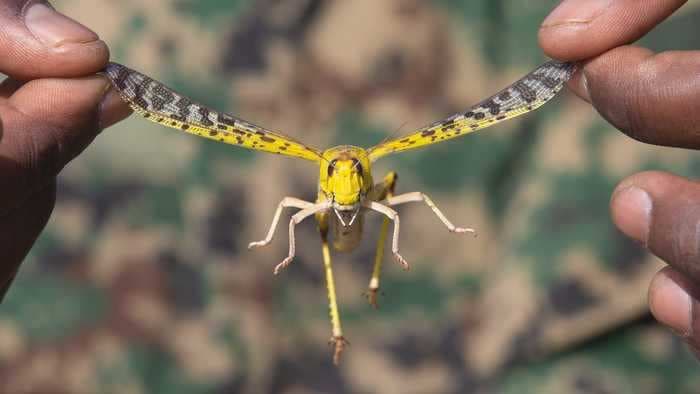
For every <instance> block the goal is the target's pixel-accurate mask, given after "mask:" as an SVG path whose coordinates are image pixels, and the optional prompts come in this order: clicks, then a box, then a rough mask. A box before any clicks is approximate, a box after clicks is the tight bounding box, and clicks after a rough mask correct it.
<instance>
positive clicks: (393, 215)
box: [363, 201, 409, 270]
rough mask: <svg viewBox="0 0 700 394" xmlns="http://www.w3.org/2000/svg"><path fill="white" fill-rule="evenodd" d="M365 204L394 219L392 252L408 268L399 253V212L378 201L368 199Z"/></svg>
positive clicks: (366, 206)
mask: <svg viewBox="0 0 700 394" xmlns="http://www.w3.org/2000/svg"><path fill="white" fill-rule="evenodd" d="M363 206H364V207H365V208H367V209H371V210H373V211H376V212H379V213H381V214H383V215H384V216H386V217H387V218H389V219H390V220H393V221H394V234H393V236H392V237H391V253H392V254H393V255H394V260H396V262H397V263H399V264H401V265H402V266H403V269H405V270H408V269H409V267H408V262H407V261H406V259H404V258H403V257H402V256H401V255H400V254H399V214H398V213H396V211H394V210H393V209H391V208H389V207H387V206H386V205H382V204H380V203H378V202H376V201H366V202H365V203H364V204H363Z"/></svg>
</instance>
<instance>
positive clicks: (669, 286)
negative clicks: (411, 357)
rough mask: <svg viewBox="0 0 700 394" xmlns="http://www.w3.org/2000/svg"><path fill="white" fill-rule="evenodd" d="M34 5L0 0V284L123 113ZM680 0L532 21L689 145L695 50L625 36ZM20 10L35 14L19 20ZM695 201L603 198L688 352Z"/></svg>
mask: <svg viewBox="0 0 700 394" xmlns="http://www.w3.org/2000/svg"><path fill="white" fill-rule="evenodd" d="M34 3H41V2H39V1H27V0H0V72H2V73H4V74H7V75H9V76H10V79H9V80H7V81H5V82H4V83H3V84H2V85H0V190H1V191H2V193H0V251H1V254H2V256H3V259H2V264H0V285H3V284H4V286H2V289H0V291H2V293H0V294H4V290H6V288H7V286H9V283H10V282H11V280H12V278H13V277H14V274H15V272H16V270H17V268H18V267H19V264H20V262H21V261H22V260H23V259H24V258H25V256H26V255H27V253H28V251H29V249H30V248H31V246H32V244H33V243H34V241H35V240H36V238H37V236H38V235H39V233H40V232H41V230H42V229H43V228H44V226H45V224H46V221H47V220H48V218H49V215H50V214H51V210H52V209H53V205H54V201H55V185H56V175H57V174H58V172H59V171H60V170H61V169H62V168H63V167H64V166H65V165H66V164H67V163H68V162H69V161H70V160H72V159H73V158H75V157H76V156H77V155H78V154H79V153H80V152H82V151H83V150H84V149H85V147H86V146H87V145H88V144H89V143H90V142H91V141H92V140H93V139H94V138H95V137H96V136H97V134H99V132H100V131H101V130H102V129H104V128H106V127H108V126H110V125H112V124H114V123H116V122H118V121H119V120H121V119H123V118H125V117H126V116H128V114H129V110H128V108H127V107H126V106H125V105H124V104H123V103H122V102H121V100H119V98H118V97H117V95H116V94H115V93H114V92H112V91H110V90H109V89H108V88H109V84H108V83H107V81H106V80H105V79H104V78H102V77H99V76H95V73H96V72H97V71H99V70H100V69H102V68H103V67H104V66H105V64H106V62H107V60H108V58H109V52H108V49H107V46H106V45H105V43H104V42H102V41H100V40H99V38H98V37H97V35H96V34H95V33H93V32H91V31H90V30H88V29H86V28H80V27H79V26H80V25H78V24H76V23H75V22H71V21H69V20H68V19H67V18H65V17H62V16H60V14H58V13H52V11H50V10H47V9H45V8H44V9H42V8H41V6H39V8H34V10H33V11H31V12H30V11H29V10H30V7H29V5H31V4H34ZM684 3H685V1H681V0H644V1H639V0H565V1H564V2H562V5H561V6H560V7H559V8H558V9H557V10H556V11H554V12H553V14H552V15H551V16H550V18H548V19H547V20H546V21H545V22H544V24H543V26H542V28H541V29H540V33H539V38H540V44H541V46H542V48H543V49H544V51H545V53H546V54H547V55H548V56H550V57H552V58H556V59H560V60H569V61H581V62H582V65H583V68H582V72H580V73H578V74H577V76H576V77H575V78H574V79H573V80H572V82H571V83H570V84H569V88H570V89H571V90H572V91H573V92H575V93H576V94H578V95H579V96H580V97H581V98H583V99H584V100H586V101H588V102H589V103H591V105H592V106H593V107H595V108H596V110H598V112H600V114H601V115H602V116H603V117H604V118H605V119H606V120H608V121H609V122H610V123H611V124H613V125H614V126H615V127H617V128H618V129H620V130H621V131H622V132H624V133H625V134H627V135H628V136H630V137H632V138H634V139H636V140H639V141H643V142H646V143H650V144H656V145H664V146H675V147H685V148H692V149H698V148H700V111H697V110H696V108H695V107H696V106H697V103H698V102H700V78H698V73H697V70H699V69H700V52H665V53H661V54H653V53H651V52H650V51H648V50H646V49H644V48H639V47H634V46H629V45H627V44H629V43H630V42H633V41H635V40H636V39H638V38H639V37H641V36H643V35H644V34H646V33H647V32H648V31H649V30H651V29H652V28H653V27H654V26H656V25H657V24H659V23H661V22H662V21H663V20H664V19H665V18H667V17H668V16H669V15H671V14H672V13H673V12H675V11H676V10H677V9H678V8H680V7H681V6H682V5H683V4H684ZM37 10H38V11H37ZM51 15H53V18H51ZM32 20H33V21H35V22H40V23H35V24H34V25H33V28H32V27H28V26H31V25H32V23H31V21H32ZM25 21H27V23H25ZM20 81H25V82H20ZM27 81H28V82H27ZM698 201H700V184H698V183H697V182H694V181H690V180H687V179H684V178H681V177H678V176H675V175H672V174H667V173H661V172H644V173H640V174H636V175H633V176H631V177H629V178H627V179H625V180H623V181H622V182H621V183H620V184H619V185H618V187H617V188H616V190H615V192H614V193H613V197H612V199H611V203H610V208H611V214H612V218H613V221H614V222H615V224H616V225H617V226H618V227H619V229H620V230H621V231H622V232H623V233H624V234H626V235H627V236H629V237H631V238H633V239H635V240H637V241H638V242H639V243H640V244H641V245H642V246H644V247H646V248H648V249H649V250H650V251H651V252H652V253H654V254H656V255H657V256H659V257H661V258H662V259H664V260H665V261H666V262H667V263H668V264H669V266H668V267H666V268H664V269H662V270H661V271H660V272H659V273H658V274H657V275H656V277H655V278H654V279H653V280H652V282H651V284H650V288H649V305H650V308H651V311H652V313H653V314H654V316H655V317H656V318H657V319H658V320H659V321H660V322H662V323H664V324H666V325H668V326H669V327H671V328H672V329H673V330H674V331H675V332H676V333H678V334H679V335H681V336H682V337H683V338H684V339H685V340H686V341H687V343H688V344H689V346H690V347H691V349H693V350H694V351H695V352H698V349H699V348H700V247H698V245H700V226H697V225H696V224H697V223H700V204H698V203H697V202H698Z"/></svg>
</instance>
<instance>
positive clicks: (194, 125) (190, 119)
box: [104, 63, 321, 162]
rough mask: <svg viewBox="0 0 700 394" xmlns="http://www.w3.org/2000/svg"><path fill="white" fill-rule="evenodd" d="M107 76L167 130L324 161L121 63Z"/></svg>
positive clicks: (137, 107)
mask: <svg viewBox="0 0 700 394" xmlns="http://www.w3.org/2000/svg"><path fill="white" fill-rule="evenodd" d="M104 73H105V74H106V75H107V77H108V78H109V80H110V81H111V82H112V85H113V86H114V87H115V89H116V90H117V91H118V92H119V94H120V95H121V97H122V99H124V100H125V101H126V102H128V103H129V105H130V106H131V108H132V109H133V110H134V111H135V112H136V113H138V114H139V115H141V116H143V117H144V118H147V119H148V120H151V121H153V122H156V123H160V124H162V125H163V126H167V127H172V128H174V129H179V130H182V131H185V132H187V133H190V134H194V135H198V136H200V137H204V138H209V139H212V140H216V141H221V142H223V143H226V144H231V145H238V146H242V147H245V148H248V149H254V150H259V151H264V152H270V153H277V154H281V155H285V156H293V157H300V158H302V159H306V160H311V161H314V162H318V161H320V157H321V155H320V153H319V152H318V151H317V150H316V149H313V148H310V147H308V146H306V145H304V144H302V143H300V142H297V141H294V140H293V139H291V138H289V137H287V136H284V135H281V134H278V133H273V132H271V131H268V130H265V129H263V128H261V127H258V126H255V125H253V124H251V123H248V122H246V121H244V120H241V119H238V118H235V117H233V116H231V115H227V114H224V113H220V112H216V111H213V110H211V109H209V108H207V107H205V106H203V105H201V104H197V103H195V102H193V101H192V100H190V99H188V98H187V97H184V96H182V95H181V94H179V93H177V92H175V91H173V90H172V89H170V88H168V87H167V86H165V85H163V84H162V83H160V82H158V81H156V80H154V79H152V78H149V77H147V76H146V75H143V74H141V73H139V72H137V71H134V70H131V69H129V68H128V67H125V66H123V65H121V64H117V63H109V64H108V65H107V68H106V69H105V71H104Z"/></svg>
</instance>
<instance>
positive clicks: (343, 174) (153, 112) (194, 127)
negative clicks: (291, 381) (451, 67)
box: [104, 61, 576, 365]
mask: <svg viewBox="0 0 700 394" xmlns="http://www.w3.org/2000/svg"><path fill="white" fill-rule="evenodd" d="M575 68H576V67H575V66H574V65H573V64H572V63H562V62H558V61H549V62H546V63H544V64H542V65H541V66H539V67H537V68H536V69H534V70H533V71H532V72H530V73H529V74H527V75H526V76H524V77H523V78H522V79H520V80H518V81H517V82H515V83H513V84H512V85H510V86H508V87H506V88H505V89H503V90H501V91H500V92H498V93H496V94H495V95H493V96H492V97H489V98H487V99H485V100H483V101H481V102H480V103H478V104H476V105H474V106H472V107H471V108H469V109H468V110H467V111H465V112H462V113H458V114H455V115H452V116H450V117H448V118H447V119H445V120H442V121H440V122H436V123H433V124H431V125H429V126H426V127H423V128H421V129H418V130H416V131H414V132H412V133H409V134H407V135H405V136H403V137H399V138H395V139H391V140H388V141H385V142H383V143H380V144H379V145H376V146H374V147H372V148H369V149H364V148H360V147H357V146H348V145H343V146H336V147H333V148H330V149H326V150H324V151H320V150H317V149H314V148H312V147H309V146H307V145H305V144H303V143H301V142H298V141H296V140H294V139H292V138H290V137H287V136H285V135H282V134H279V133H276V132H272V131H269V130H266V129H263V128H261V127H258V126H255V125H253V124H251V123H248V122H246V121H244V120H242V119H238V118H235V117H233V116H231V115H227V114H224V113H221V112H217V111H214V110H212V109H209V108H207V107H205V106H203V105H200V104H198V103H195V102H193V101H192V100H190V99H188V98H186V97H184V96H183V95H181V94H179V93H177V92H175V91H173V90H171V89H170V88H168V87H166V86H165V85H163V84H162V83H160V82H158V81H156V80H153V79H151V78H149V77H147V76H145V75H143V74H141V73H139V72H137V71H134V70H131V69H129V68H127V67H125V66H123V65H120V64H117V63H110V64H109V65H108V66H107V68H106V69H105V70H104V73H105V74H106V75H107V77H108V78H109V79H110V81H111V82H112V84H113V86H114V87H115V89H116V90H117V91H118V92H119V94H120V95H121V97H122V99H124V100H125V101H126V102H128V103H129V105H130V106H131V108H132V109H133V110H134V111H135V112H136V113H138V114H139V115H141V116H143V117H144V118H147V119H149V120H151V121H154V122H156V123H159V124H161V125H164V126H167V127H172V128H175V129H179V130H182V131H185V132H187V133H191V134H195V135H198V136H200V137H204V138H208V139H212V140H216V141H220V142H223V143H227V144H231V145H238V146H241V147H244V148H248V149H254V150H259V151H264V152H270V153H276V154H280V155H284V156H292V157H298V158H301V159H305V160H310V161H313V162H314V163H316V164H318V166H319V184H318V197H317V199H316V201H314V202H311V201H304V200H300V199H298V198H294V197H284V198H283V199H282V201H281V202H280V203H279V205H278V206H277V210H276V211H275V214H274V217H273V219H272V224H271V226H270V229H269V231H268V232H267V235H266V236H265V238H264V239H263V240H261V241H257V242H251V243H250V245H249V248H257V247H261V246H265V245H267V244H269V243H270V242H271V241H272V239H273V237H274V234H275V229H276V228H277V225H278V223H279V221H280V218H281V215H282V212H283V210H284V209H285V208H297V209H299V211H298V212H296V213H295V214H294V215H293V216H292V217H291V220H290V221H289V227H288V231H289V253H288V255H287V257H286V258H285V259H284V260H283V261H282V262H281V263H279V264H277V266H275V269H274V273H275V274H278V273H279V272H280V271H281V270H282V269H284V268H285V267H287V266H288V265H289V264H290V263H291V262H292V260H293V258H294V255H295V251H296V243H295V235H294V234H295V227H296V225H297V224H299V223H300V222H302V221H304V220H305V219H307V218H309V217H311V216H314V217H315V218H316V221H317V223H318V230H319V233H320V235H321V251H322V256H323V264H324V268H325V275H326V285H327V290H328V300H329V309H330V319H331V325H332V336H331V340H330V342H331V343H332V344H333V345H334V354H333V362H334V363H335V364H336V365H337V364H338V362H339V359H340V354H341V353H342V351H343V349H344V348H345V347H346V346H347V343H348V342H347V341H346V340H345V337H344V336H343V331H342V328H341V323H340V314H339V311H338V304H337V300H336V293H335V282H334V278H333V268H332V263H331V256H330V246H329V238H330V239H331V240H332V245H333V248H334V249H336V250H339V251H349V250H352V249H353V248H355V247H356V246H357V245H358V243H359V242H360V239H361V235H362V224H363V215H364V213H365V212H367V211H374V212H377V213H379V214H381V215H384V220H383V222H382V227H381V229H380V234H379V240H378V242H377V247H376V254H375V260H374V267H373V270H372V276H371V278H370V282H369V287H368V292H367V296H368V300H369V303H370V304H371V305H372V306H374V307H375V308H376V307H377V292H378V290H379V279H380V275H381V270H382V260H383V254H384V244H385V240H386V237H387V235H388V229H389V223H390V222H393V232H392V237H391V253H392V255H393V257H394V260H396V261H397V262H398V263H399V264H401V265H402V266H403V268H404V269H408V268H409V264H408V262H407V261H406V260H405V259H404V258H403V257H402V256H401V254H399V228H400V226H399V223H400V220H399V215H398V214H397V213H396V211H395V210H394V209H393V208H392V207H394V206H397V205H401V204H406V203H410V202H424V203H425V204H426V205H428V207H430V209H432V211H433V212H434V213H435V215H436V216H437V217H438V218H439V220H440V221H441V222H442V223H443V224H444V225H445V226H446V227H447V229H448V230H449V231H451V232H453V233H472V234H475V232H474V230H473V229H471V228H463V227H456V226H455V225H453V224H452V222H450V221H449V220H448V219H447V217H446V216H445V215H444V214H443V213H442V212H441V211H440V209H438V207H437V206H436V205H435V204H434V203H433V201H432V200H431V199H430V198H429V197H428V196H427V195H425V194H423V193H421V192H412V193H405V194H399V195H396V194H394V191H395V188H396V182H397V179H398V176H397V174H396V173H395V172H390V173H389V174H387V175H386V176H385V177H384V178H383V179H382V180H381V181H380V182H377V183H375V182H374V180H373V178H372V163H373V162H374V161H376V160H378V159H380V158H382V157H384V156H387V155H389V154H392V153H397V152H402V151H405V150H410V149H417V148H421V147H425V146H428V145H431V144H435V143H438V142H443V141H447V140H450V139H453V138H457V137H461V136H463V135H466V134H469V133H472V132H474V131H477V130H480V129H483V128H486V127H489V126H492V125H495V124H497V123H499V122H502V121H504V120H506V119H510V118H513V117H516V116H519V115H522V114H524V113H527V112H530V111H532V110H535V109H536V108H538V107H540V106H541V105H543V104H544V103H546V102H547V101H549V100H550V99H551V98H552V97H554V96H555V95H556V94H557V92H559V91H560V90H561V89H562V87H563V86H564V84H565V83H566V81H567V80H569V78H570V77H571V75H572V74H573V73H574V71H575ZM329 233H330V234H329ZM329 235H330V236H331V237H329Z"/></svg>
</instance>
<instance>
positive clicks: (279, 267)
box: [274, 257, 292, 275]
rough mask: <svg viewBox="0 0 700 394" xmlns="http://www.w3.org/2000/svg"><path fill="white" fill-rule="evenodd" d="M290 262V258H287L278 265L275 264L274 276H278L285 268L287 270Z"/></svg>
mask: <svg viewBox="0 0 700 394" xmlns="http://www.w3.org/2000/svg"><path fill="white" fill-rule="evenodd" d="M291 262H292V257H287V258H286V259H284V260H282V262H281V263H279V264H277V265H276V266H275V271H274V274H275V275H277V274H279V273H280V271H281V270H283V269H285V268H287V266H288V265H289V263H291Z"/></svg>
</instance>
